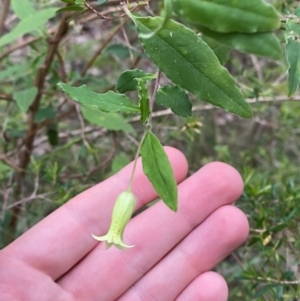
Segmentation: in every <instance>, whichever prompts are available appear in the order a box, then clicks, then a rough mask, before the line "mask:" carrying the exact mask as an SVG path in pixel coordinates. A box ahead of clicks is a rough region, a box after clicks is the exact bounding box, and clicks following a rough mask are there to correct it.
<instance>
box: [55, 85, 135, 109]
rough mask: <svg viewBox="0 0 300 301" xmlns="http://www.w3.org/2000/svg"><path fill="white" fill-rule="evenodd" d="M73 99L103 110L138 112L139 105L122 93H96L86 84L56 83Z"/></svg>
mask: <svg viewBox="0 0 300 301" xmlns="http://www.w3.org/2000/svg"><path fill="white" fill-rule="evenodd" d="M57 85H58V86H59V87H60V88H61V89H62V90H63V91H64V92H65V93H67V94H68V95H69V96H70V97H71V98H72V99H73V100H76V101H77V102H79V103H80V104H82V105H84V106H86V107H90V108H94V109H95V108H97V109H99V110H101V111H103V112H110V113H115V112H123V113H126V114H130V113H139V112H140V110H139V107H138V106H137V105H135V104H134V103H132V102H131V100H130V99H129V98H128V97H127V96H125V95H124V94H118V93H115V92H112V91H109V92H106V93H96V92H93V91H91V90H90V89H89V88H88V87H87V86H86V85H83V86H81V87H73V86H70V85H67V84H64V83H58V84H57Z"/></svg>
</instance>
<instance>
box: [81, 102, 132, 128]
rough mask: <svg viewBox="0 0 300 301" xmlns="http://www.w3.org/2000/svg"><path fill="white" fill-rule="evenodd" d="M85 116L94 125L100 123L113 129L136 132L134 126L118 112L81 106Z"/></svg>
mask: <svg viewBox="0 0 300 301" xmlns="http://www.w3.org/2000/svg"><path fill="white" fill-rule="evenodd" d="M81 112H82V115H83V117H84V118H85V119H86V120H87V121H88V122H90V123H91V124H94V125H99V126H101V127H104V128H106V129H108V130H111V131H124V132H134V129H133V127H132V126H131V125H130V124H128V123H127V121H126V120H125V119H124V118H123V117H122V116H120V115H119V114H117V113H104V112H101V111H99V110H98V109H92V108H87V107H81Z"/></svg>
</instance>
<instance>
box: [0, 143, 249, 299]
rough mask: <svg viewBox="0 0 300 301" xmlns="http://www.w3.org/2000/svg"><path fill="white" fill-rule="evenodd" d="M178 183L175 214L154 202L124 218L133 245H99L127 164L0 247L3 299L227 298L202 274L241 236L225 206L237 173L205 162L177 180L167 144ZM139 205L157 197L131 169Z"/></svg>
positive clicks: (176, 163)
mask: <svg viewBox="0 0 300 301" xmlns="http://www.w3.org/2000/svg"><path fill="white" fill-rule="evenodd" d="M167 152H168V154H169V159H170V162H171V164H172V166H173V169H174V173H175V178H176V179H177V182H178V183H180V184H179V210H178V212H177V213H174V212H171V211H170V210H169V209H168V208H167V207H166V206H165V205H164V204H163V203H161V202H159V203H157V204H156V205H154V206H152V207H151V208H149V209H147V210H146V211H144V212H143V213H142V214H139V215H138V216H136V217H135V218H134V219H132V220H131V221H130V223H129V224H128V226H127V227H126V230H125V237H124V240H125V242H127V243H128V244H135V245H136V246H135V247H134V248H133V249H128V250H125V251H120V250H118V249H115V248H111V249H110V250H108V251H106V250H104V243H100V244H98V243H97V241H95V240H94V239H93V238H92V237H91V233H95V234H97V235H100V234H101V235H103V234H105V233H106V231H107V228H108V226H109V222H110V212H111V208H112V206H113V204H114V201H115V198H116V196H117V195H118V194H119V193H120V192H121V191H124V190H126V186H127V185H128V181H129V176H130V170H131V166H127V167H125V168H124V169H123V170H122V171H121V172H119V173H118V174H116V175H115V176H113V177H111V178H110V179H108V180H106V181H105V182H103V183H100V184H98V185H96V186H94V187H93V188H91V189H89V190H87V191H85V192H83V193H82V194H80V195H78V196H77V197H75V198H74V199H72V200H71V201H70V202H68V203H66V204H65V205H64V206H62V207H61V208H60V209H58V210H57V211H55V212H54V213H52V214H51V215H50V216H48V217H47V218H45V219H44V220H42V221H41V222H40V223H39V224H37V225H36V226H35V227H33V228H32V229H31V230H29V231H28V232H26V233H25V234H24V235H22V236H21V237H20V238H18V239H17V240H16V241H15V242H13V243H12V244H11V245H9V246H8V247H6V248H5V249H3V250H2V251H1V252H0V267H1V268H0V300H1V301H12V300H13V301H21V300H26V301H37V300H38V301H54V300H55V301H90V300H91V301H96V300H104V301H113V300H118V301H138V300H163V301H173V300H178V301H184V300H189V301H190V300H202V301H210V300H214V301H224V300H227V286H226V283H225V281H224V280H223V278H222V277H221V276H219V275H218V274H216V273H213V272H209V271H210V270H211V269H212V268H213V267H214V266H215V265H216V264H217V263H218V262H220V261H221V260H222V259H223V258H224V257H226V256H227V255H228V254H230V253H231V252H232V251H233V250H234V249H235V248H236V247H238V246H239V245H240V244H241V243H242V242H243V241H244V240H245V239H246V237H247V234H248V223H247V219H246V217H245V215H244V214H243V213H242V212H241V211H240V210H239V209H237V208H235V207H233V206H231V205H230V204H231V203H232V202H234V201H235V200H236V199H237V198H238V197H239V196H240V194H241V192H242V189H243V184H242V180H241V178H240V176H239V175H238V173H237V172H236V171H235V170H234V169H233V168H232V167H230V166H228V165H226V164H223V163H211V164H208V165H206V166H205V167H204V168H202V169H201V170H200V171H198V172H197V173H195V174H194V175H193V176H191V177H190V178H188V179H186V180H184V178H185V176H186V171H187V164H186V161H185V158H184V157H183V155H182V154H181V153H180V152H179V151H177V150H175V149H172V148H167ZM133 192H134V193H135V195H136V196H137V206H136V209H138V208H140V207H142V206H143V205H145V204H146V203H148V202H150V201H151V200H153V199H155V197H156V195H155V192H154V190H153V188H152V186H151V184H150V183H149V182H148V180H147V179H146V177H145V175H143V173H142V168H141V166H140V164H139V165H138V170H137V172H136V176H135V180H134V185H133Z"/></svg>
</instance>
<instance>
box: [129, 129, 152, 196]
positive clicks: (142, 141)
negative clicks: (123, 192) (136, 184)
mask: <svg viewBox="0 0 300 301" xmlns="http://www.w3.org/2000/svg"><path fill="white" fill-rule="evenodd" d="M150 128H151V127H150V126H148V125H147V126H146V127H145V131H144V134H143V137H142V139H141V141H140V144H139V146H138V149H137V151H136V154H135V158H134V163H133V168H132V172H131V176H130V180H129V185H128V189H127V191H128V192H131V190H132V184H133V177H134V174H135V170H136V164H137V160H138V158H139V154H140V152H141V148H142V145H143V143H144V140H145V138H146V135H147V133H148V132H149V130H150Z"/></svg>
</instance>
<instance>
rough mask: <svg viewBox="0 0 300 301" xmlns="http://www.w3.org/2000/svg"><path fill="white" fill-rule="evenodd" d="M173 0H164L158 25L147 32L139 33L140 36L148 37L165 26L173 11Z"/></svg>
mask: <svg viewBox="0 0 300 301" xmlns="http://www.w3.org/2000/svg"><path fill="white" fill-rule="evenodd" d="M172 1H173V0H164V9H163V11H162V15H161V16H162V22H161V23H160V24H159V25H158V27H157V28H156V29H155V30H154V31H153V32H150V33H148V34H141V37H143V38H144V39H149V38H151V37H153V36H154V35H156V34H157V33H158V32H159V31H160V30H161V29H162V28H164V27H165V25H166V24H167V22H168V21H169V20H170V19H171V17H172V13H173V5H172Z"/></svg>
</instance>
